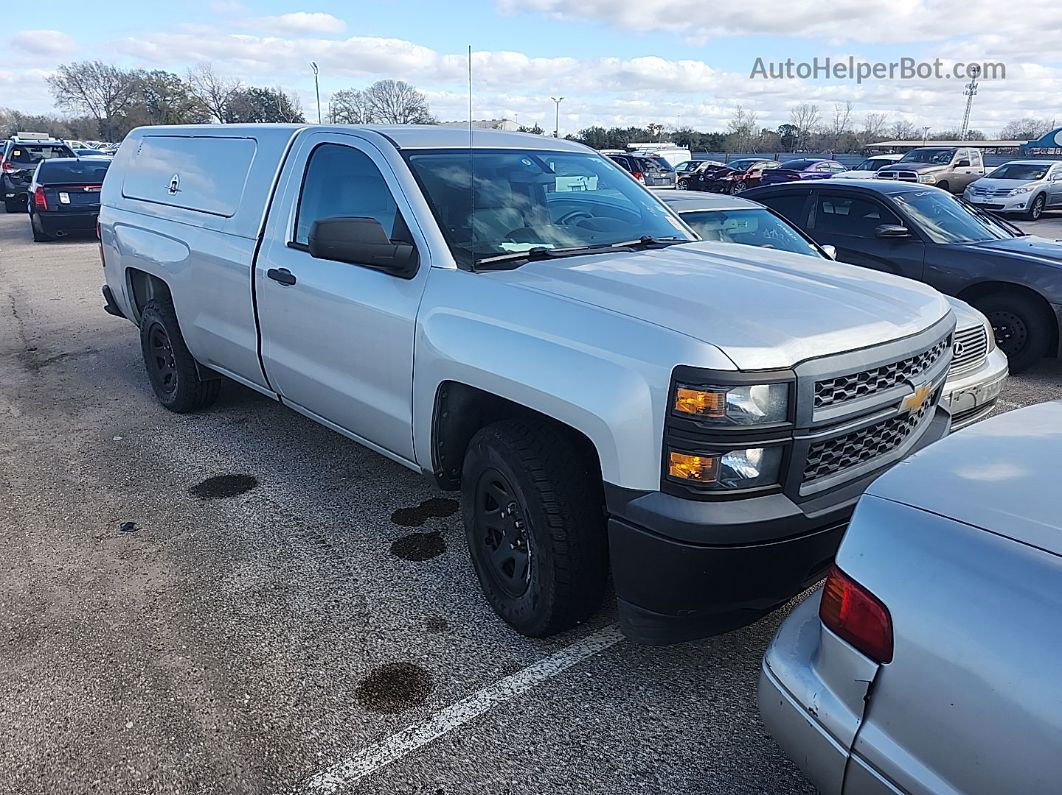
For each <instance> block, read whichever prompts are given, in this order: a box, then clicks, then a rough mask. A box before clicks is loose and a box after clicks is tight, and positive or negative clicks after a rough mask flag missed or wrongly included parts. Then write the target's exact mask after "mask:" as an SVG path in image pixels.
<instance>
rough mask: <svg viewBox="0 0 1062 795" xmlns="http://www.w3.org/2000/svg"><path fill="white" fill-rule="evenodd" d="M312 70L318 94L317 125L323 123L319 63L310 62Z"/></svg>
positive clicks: (314, 88) (315, 90) (314, 86)
mask: <svg viewBox="0 0 1062 795" xmlns="http://www.w3.org/2000/svg"><path fill="white" fill-rule="evenodd" d="M310 68H311V69H313V90H314V93H316V94H317V123H318V124H320V123H321V86H320V85H319V84H318V82H317V61H310Z"/></svg>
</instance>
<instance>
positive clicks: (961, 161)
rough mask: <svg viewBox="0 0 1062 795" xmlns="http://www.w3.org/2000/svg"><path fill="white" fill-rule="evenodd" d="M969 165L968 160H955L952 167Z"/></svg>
mask: <svg viewBox="0 0 1062 795" xmlns="http://www.w3.org/2000/svg"><path fill="white" fill-rule="evenodd" d="M969 165H970V161H969V160H956V161H955V164H954V165H953V166H952V168H968V167H969Z"/></svg>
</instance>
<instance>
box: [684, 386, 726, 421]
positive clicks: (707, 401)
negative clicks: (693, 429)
mask: <svg viewBox="0 0 1062 795" xmlns="http://www.w3.org/2000/svg"><path fill="white" fill-rule="evenodd" d="M675 411H681V412H682V413H683V414H693V415H695V416H699V417H715V418H722V417H725V416H726V392H705V391H704V390H702V389H690V388H689V387H684V386H680V387H679V388H678V389H676V390H675Z"/></svg>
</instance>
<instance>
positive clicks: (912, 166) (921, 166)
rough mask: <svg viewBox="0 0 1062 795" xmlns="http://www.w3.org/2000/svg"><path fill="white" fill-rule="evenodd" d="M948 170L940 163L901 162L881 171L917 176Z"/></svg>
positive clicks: (885, 167) (883, 167) (882, 168)
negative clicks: (900, 172) (902, 172)
mask: <svg viewBox="0 0 1062 795" xmlns="http://www.w3.org/2000/svg"><path fill="white" fill-rule="evenodd" d="M946 169H947V166H946V165H941V164H940V163H904V162H901V161H897V162H895V163H892V164H891V165H888V166H882V167H881V171H914V172H915V173H916V174H926V173H928V172H930V171H944V170H946ZM879 173H880V172H879Z"/></svg>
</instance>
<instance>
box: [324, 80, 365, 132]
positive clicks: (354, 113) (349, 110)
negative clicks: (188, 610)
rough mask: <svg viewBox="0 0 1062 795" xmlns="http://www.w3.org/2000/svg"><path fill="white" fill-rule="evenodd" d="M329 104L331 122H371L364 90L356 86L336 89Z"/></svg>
mask: <svg viewBox="0 0 1062 795" xmlns="http://www.w3.org/2000/svg"><path fill="white" fill-rule="evenodd" d="M329 106H330V110H329V116H330V117H331V119H332V123H333V124H371V123H372V121H373V119H372V116H371V114H370V112H369V103H368V102H367V101H366V98H365V92H364V91H359V90H358V89H356V88H345V89H343V90H342V91H337V92H336V93H334V94H333V95H332V100H331V102H330V103H329Z"/></svg>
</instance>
